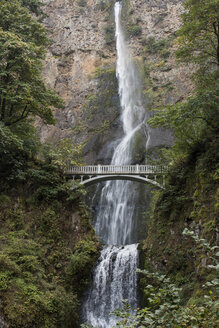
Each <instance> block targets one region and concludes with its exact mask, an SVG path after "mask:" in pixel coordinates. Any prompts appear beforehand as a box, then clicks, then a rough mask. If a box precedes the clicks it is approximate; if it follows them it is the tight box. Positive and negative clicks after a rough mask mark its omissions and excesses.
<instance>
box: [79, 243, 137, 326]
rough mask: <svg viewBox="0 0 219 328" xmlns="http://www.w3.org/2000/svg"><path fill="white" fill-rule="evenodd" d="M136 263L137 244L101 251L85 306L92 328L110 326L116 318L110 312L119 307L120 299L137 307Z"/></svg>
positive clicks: (108, 247)
mask: <svg viewBox="0 0 219 328" xmlns="http://www.w3.org/2000/svg"><path fill="white" fill-rule="evenodd" d="M137 261H138V252H137V244H134V245H127V246H120V247H118V246H106V247H105V248H104V249H103V250H102V252H101V256H100V259H99V263H98V265H97V267H96V269H95V272H94V277H95V279H94V282H93V286H92V289H91V292H90V293H89V295H88V299H87V301H86V304H85V312H86V314H87V316H86V319H87V321H88V322H89V323H91V324H92V326H93V327H99V328H106V327H113V326H114V325H115V324H116V318H115V317H114V316H112V315H111V316H110V315H109V313H110V312H112V311H113V310H115V309H118V308H120V307H121V300H124V299H126V300H128V303H129V304H130V305H131V306H132V307H133V308H136V305H137V294H136V282H137V277H136V269H137Z"/></svg>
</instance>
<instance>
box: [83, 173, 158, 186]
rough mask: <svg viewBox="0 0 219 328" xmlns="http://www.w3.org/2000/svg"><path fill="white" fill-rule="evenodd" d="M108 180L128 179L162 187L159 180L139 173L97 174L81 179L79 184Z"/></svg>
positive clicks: (85, 184)
mask: <svg viewBox="0 0 219 328" xmlns="http://www.w3.org/2000/svg"><path fill="white" fill-rule="evenodd" d="M109 180H129V181H136V182H140V183H144V184H148V183H149V184H152V185H154V186H156V187H158V188H161V189H164V185H161V184H160V183H159V182H157V181H155V180H152V179H148V178H146V177H142V176H139V175H122V174H120V175H97V176H94V177H90V178H89V179H86V180H81V184H82V185H84V186H91V185H93V184H96V183H98V182H102V181H109Z"/></svg>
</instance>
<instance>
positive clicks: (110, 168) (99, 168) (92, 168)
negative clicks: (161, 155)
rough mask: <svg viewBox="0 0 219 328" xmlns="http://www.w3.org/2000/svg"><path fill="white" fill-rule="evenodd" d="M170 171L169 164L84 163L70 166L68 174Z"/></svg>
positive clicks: (158, 173) (157, 172) (66, 172)
mask: <svg viewBox="0 0 219 328" xmlns="http://www.w3.org/2000/svg"><path fill="white" fill-rule="evenodd" d="M167 172H168V167H167V166H162V165H84V166H70V167H69V168H68V169H67V170H66V171H65V174H67V175H105V174H106V175H115V174H116V175H119V174H121V175H124V174H125V175H133V174H135V175H148V174H153V175H156V174H157V175H164V174H166V173H167Z"/></svg>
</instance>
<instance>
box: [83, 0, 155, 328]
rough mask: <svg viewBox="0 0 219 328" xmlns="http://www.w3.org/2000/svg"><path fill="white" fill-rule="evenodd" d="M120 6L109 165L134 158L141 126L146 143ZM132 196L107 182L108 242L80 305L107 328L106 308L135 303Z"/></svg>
mask: <svg viewBox="0 0 219 328" xmlns="http://www.w3.org/2000/svg"><path fill="white" fill-rule="evenodd" d="M121 8H122V4H121V2H116V4H115V25H116V48H117V69H116V73H117V78H118V84H119V96H120V103H121V108H122V115H121V120H122V124H123V130H124V136H123V138H122V139H121V140H120V142H118V144H117V147H116V148H115V150H114V153H113V157H112V161H111V164H112V165H121V164H133V163H134V162H135V156H134V153H135V151H136V149H135V148H136V144H135V138H136V135H137V134H138V133H139V131H141V130H142V129H143V131H144V132H145V139H146V148H147V143H148V142H149V129H148V126H147V124H146V119H147V117H146V112H145V109H144V107H143V105H142V101H141V84H140V79H139V76H138V73H137V70H136V67H135V65H134V63H133V61H132V59H131V57H130V54H129V51H128V47H127V45H126V43H125V38H124V34H123V30H122V26H121ZM134 200H135V195H134V193H133V192H132V182H128V181H112V182H107V183H106V185H105V187H104V188H103V190H102V194H101V198H100V206H99V208H100V210H99V212H98V214H97V220H96V224H95V228H96V232H97V234H98V235H99V236H100V238H101V239H102V240H103V242H104V243H105V244H107V245H109V246H106V247H105V248H104V249H103V250H102V252H101V256H100V259H99V262H98V265H97V267H96V269H95V272H94V282H93V286H92V288H91V289H90V292H89V295H88V299H87V301H86V302H85V305H84V316H85V319H86V321H88V322H89V323H90V324H91V325H93V326H94V327H99V328H109V327H112V326H113V325H115V323H116V319H115V318H114V317H113V316H111V315H110V313H111V312H112V311H113V310H115V309H117V308H120V307H121V306H122V300H123V299H126V300H128V303H129V304H130V305H131V308H132V309H135V308H136V307H137V277H136V268H137V264H138V252H137V246H138V245H137V244H133V242H136V241H133V236H132V234H133V221H134V220H133V214H134V208H135V202H134ZM112 245H114V246H112ZM115 245H123V246H115Z"/></svg>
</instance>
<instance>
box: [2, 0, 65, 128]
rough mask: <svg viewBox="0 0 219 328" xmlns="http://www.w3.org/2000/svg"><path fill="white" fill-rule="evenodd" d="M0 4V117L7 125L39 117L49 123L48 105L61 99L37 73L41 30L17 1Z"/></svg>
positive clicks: (43, 37) (41, 53)
mask: <svg viewBox="0 0 219 328" xmlns="http://www.w3.org/2000/svg"><path fill="white" fill-rule="evenodd" d="M0 6H1V10H0V62H1V64H0V120H1V121H2V122H4V123H5V125H7V126H11V125H14V124H16V123H17V122H19V121H23V120H25V119H26V118H27V117H28V116H39V117H41V118H42V119H43V120H44V121H45V122H46V123H50V124H52V123H54V118H53V115H52V111H51V107H52V106H56V107H62V106H63V102H62V101H61V99H60V98H59V97H58V96H57V95H56V93H55V92H54V91H52V90H50V89H48V88H47V87H46V85H45V83H44V81H43V78H42V74H41V71H42V59H43V58H44V54H45V49H44V46H45V45H46V44H47V42H48V40H47V36H46V32H45V29H44V28H43V27H42V25H41V24H40V23H38V22H37V21H36V20H35V19H34V18H33V17H32V16H31V15H30V14H29V13H28V10H27V9H26V8H22V7H21V6H20V4H19V2H18V1H13V2H8V1H1V4H0Z"/></svg>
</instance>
